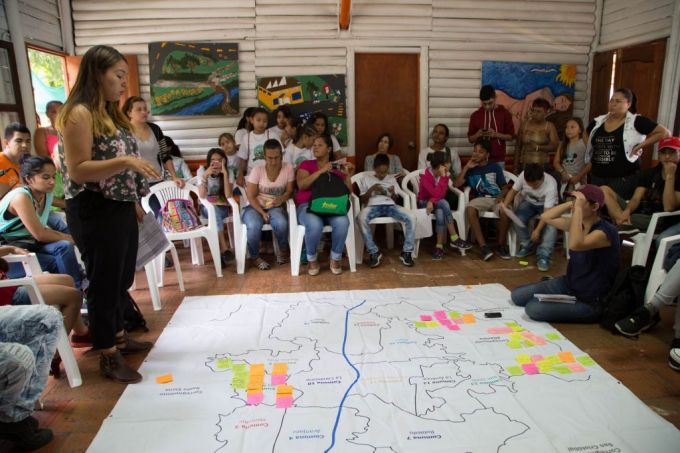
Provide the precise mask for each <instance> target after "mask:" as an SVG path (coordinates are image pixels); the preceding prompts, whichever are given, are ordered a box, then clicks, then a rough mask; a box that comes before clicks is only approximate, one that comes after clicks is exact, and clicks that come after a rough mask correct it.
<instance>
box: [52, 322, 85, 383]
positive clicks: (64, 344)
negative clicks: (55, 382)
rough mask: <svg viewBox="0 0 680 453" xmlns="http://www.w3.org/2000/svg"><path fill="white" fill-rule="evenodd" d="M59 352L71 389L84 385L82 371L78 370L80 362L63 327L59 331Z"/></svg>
mask: <svg viewBox="0 0 680 453" xmlns="http://www.w3.org/2000/svg"><path fill="white" fill-rule="evenodd" d="M57 351H59V356H60V357H61V362H62V363H63V364H64V370H65V371H66V378H67V379H68V385H69V386H70V387H71V388H73V387H80V386H81V385H82V384H83V379H82V377H81V376H80V369H78V362H77V361H76V356H75V355H74V354H73V348H71V343H70V342H69V341H68V335H67V334H66V330H65V329H64V328H63V327H61V328H60V329H59V337H58V339H57Z"/></svg>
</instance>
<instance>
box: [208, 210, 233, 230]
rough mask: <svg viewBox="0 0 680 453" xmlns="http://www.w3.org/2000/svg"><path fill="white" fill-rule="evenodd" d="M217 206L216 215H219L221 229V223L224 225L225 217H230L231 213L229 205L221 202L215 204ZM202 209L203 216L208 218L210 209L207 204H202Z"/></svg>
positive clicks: (218, 227)
mask: <svg viewBox="0 0 680 453" xmlns="http://www.w3.org/2000/svg"><path fill="white" fill-rule="evenodd" d="M213 206H215V217H217V229H218V230H219V229H220V225H224V219H226V218H227V217H229V216H230V215H231V214H230V213H229V207H228V206H224V205H221V204H216V205H213ZM200 211H201V216H202V217H205V218H206V219H207V218H208V210H207V209H205V206H203V205H201V207H200Z"/></svg>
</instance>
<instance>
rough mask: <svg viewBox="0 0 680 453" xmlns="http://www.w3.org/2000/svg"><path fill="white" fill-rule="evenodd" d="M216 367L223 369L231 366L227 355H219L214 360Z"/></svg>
mask: <svg viewBox="0 0 680 453" xmlns="http://www.w3.org/2000/svg"><path fill="white" fill-rule="evenodd" d="M215 365H216V366H217V369H219V370H224V369H229V368H231V359H230V358H228V357H221V358H219V359H217V360H216V361H215Z"/></svg>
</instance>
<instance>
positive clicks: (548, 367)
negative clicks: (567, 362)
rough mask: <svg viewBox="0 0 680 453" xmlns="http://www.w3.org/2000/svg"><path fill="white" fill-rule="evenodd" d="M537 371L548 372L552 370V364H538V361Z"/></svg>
mask: <svg viewBox="0 0 680 453" xmlns="http://www.w3.org/2000/svg"><path fill="white" fill-rule="evenodd" d="M537 365H538V371H540V372H541V373H550V372H551V371H552V370H553V366H552V365H550V364H540V363H538V364H537Z"/></svg>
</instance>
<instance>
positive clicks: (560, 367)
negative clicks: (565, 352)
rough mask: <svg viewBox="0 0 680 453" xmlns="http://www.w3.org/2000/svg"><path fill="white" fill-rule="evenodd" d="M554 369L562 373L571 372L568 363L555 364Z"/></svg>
mask: <svg viewBox="0 0 680 453" xmlns="http://www.w3.org/2000/svg"><path fill="white" fill-rule="evenodd" d="M553 369H554V370H555V371H557V372H558V373H560V374H571V370H570V369H569V367H568V366H566V365H555V366H554V367H553Z"/></svg>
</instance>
